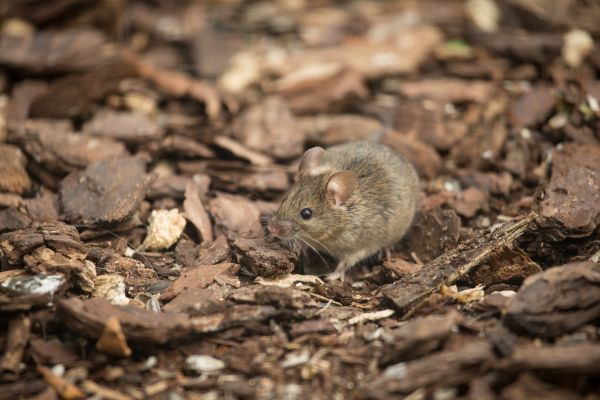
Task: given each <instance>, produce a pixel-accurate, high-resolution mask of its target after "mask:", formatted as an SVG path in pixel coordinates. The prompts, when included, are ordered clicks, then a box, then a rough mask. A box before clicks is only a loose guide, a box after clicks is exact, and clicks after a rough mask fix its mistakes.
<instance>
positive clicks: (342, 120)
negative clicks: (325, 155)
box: [298, 114, 384, 146]
mask: <svg viewBox="0 0 600 400" xmlns="http://www.w3.org/2000/svg"><path fill="white" fill-rule="evenodd" d="M298 123H299V125H300V129H302V131H303V132H304V135H305V136H306V138H307V140H308V141H310V142H311V143H316V144H319V145H321V146H331V145H334V144H338V143H343V142H346V141H355V140H376V139H378V138H379V137H380V136H381V135H382V134H383V132H384V128H383V124H382V123H381V122H379V120H377V119H375V118H371V117H365V116H362V115H355V114H339V115H316V116H306V117H302V118H300V119H299V120H298Z"/></svg>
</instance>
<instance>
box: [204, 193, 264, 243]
mask: <svg viewBox="0 0 600 400" xmlns="http://www.w3.org/2000/svg"><path fill="white" fill-rule="evenodd" d="M209 209H210V213H211V214H212V216H213V218H214V219H215V222H216V224H217V225H218V226H220V227H222V228H224V229H225V233H226V234H227V236H228V237H230V238H235V237H247V238H253V237H261V236H264V231H263V229H262V227H261V224H260V210H259V209H258V207H257V206H256V204H255V203H254V202H252V201H251V200H248V199H247V198H246V197H243V196H238V195H232V194H226V193H217V196H216V197H215V198H213V199H210V200H209Z"/></svg>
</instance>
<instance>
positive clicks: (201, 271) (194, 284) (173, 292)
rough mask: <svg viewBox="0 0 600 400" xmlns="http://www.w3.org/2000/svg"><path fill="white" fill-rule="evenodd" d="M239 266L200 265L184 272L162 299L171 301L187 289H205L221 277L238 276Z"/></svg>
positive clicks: (232, 264) (164, 293)
mask: <svg viewBox="0 0 600 400" xmlns="http://www.w3.org/2000/svg"><path fill="white" fill-rule="evenodd" d="M238 270H239V265H238V264H234V263H221V264H215V265H199V266H196V267H192V268H190V269H188V270H186V271H184V272H183V273H182V274H181V276H179V278H177V279H176V280H175V281H174V282H173V284H172V285H171V286H170V287H169V288H168V289H167V290H165V291H164V292H163V293H162V295H161V297H160V299H161V300H162V301H168V300H171V299H172V298H173V297H175V296H178V295H179V294H180V293H181V292H183V291H184V290H185V289H189V288H199V289H203V288H205V287H207V286H208V285H210V284H211V283H213V282H214V280H215V278H216V277H217V276H219V275H224V274H226V275H236V274H237V272H238Z"/></svg>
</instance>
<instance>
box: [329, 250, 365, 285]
mask: <svg viewBox="0 0 600 400" xmlns="http://www.w3.org/2000/svg"><path fill="white" fill-rule="evenodd" d="M369 255H371V254H370V253H369V252H368V251H366V250H360V251H357V252H354V253H352V254H349V255H348V256H346V257H344V258H343V259H341V260H340V261H339V262H338V265H337V267H336V268H335V270H334V271H333V272H332V273H330V274H328V275H327V276H325V279H326V280H327V281H329V282H331V281H334V280H336V279H339V280H340V281H342V282H343V281H344V278H345V276H346V272H347V271H348V270H349V269H350V268H351V267H352V266H353V265H354V264H356V263H357V262H359V261H361V260H363V259H365V258H366V257H368V256H369Z"/></svg>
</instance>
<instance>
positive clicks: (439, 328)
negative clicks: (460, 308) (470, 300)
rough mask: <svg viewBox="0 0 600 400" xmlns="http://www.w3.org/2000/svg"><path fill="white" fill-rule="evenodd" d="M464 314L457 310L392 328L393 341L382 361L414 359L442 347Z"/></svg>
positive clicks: (387, 362)
mask: <svg viewBox="0 0 600 400" xmlns="http://www.w3.org/2000/svg"><path fill="white" fill-rule="evenodd" d="M461 320H462V316H461V315H460V314H459V313H458V312H456V311H450V312H448V313H446V314H443V315H430V316H426V317H421V318H416V319H413V320H410V321H407V322H406V323H405V324H404V325H402V326H400V328H398V329H395V330H392V331H391V332H390V333H391V335H392V337H393V343H391V344H390V348H388V349H386V352H385V354H384V355H383V357H382V358H381V361H380V362H381V363H385V364H391V363H394V362H399V361H406V360H413V359H415V358H419V357H422V356H424V355H426V354H429V353H431V352H432V351H434V350H436V349H438V348H439V347H441V346H442V345H443V343H444V341H445V340H446V338H447V337H448V336H449V335H451V334H452V331H453V330H456V327H457V325H458V324H459V323H460V321H461Z"/></svg>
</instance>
